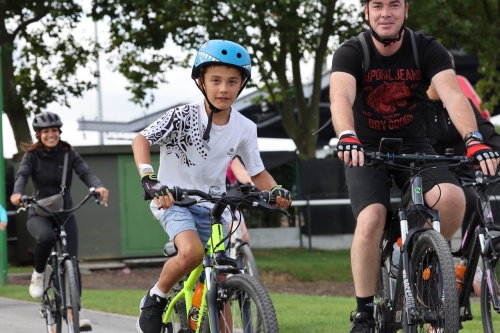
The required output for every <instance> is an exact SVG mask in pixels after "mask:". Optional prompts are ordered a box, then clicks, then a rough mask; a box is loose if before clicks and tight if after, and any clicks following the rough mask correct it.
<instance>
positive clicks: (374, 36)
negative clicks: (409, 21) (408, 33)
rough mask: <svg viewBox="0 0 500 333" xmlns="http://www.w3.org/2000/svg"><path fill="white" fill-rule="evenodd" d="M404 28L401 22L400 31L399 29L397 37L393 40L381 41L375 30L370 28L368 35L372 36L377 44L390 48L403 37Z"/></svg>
mask: <svg viewBox="0 0 500 333" xmlns="http://www.w3.org/2000/svg"><path fill="white" fill-rule="evenodd" d="M404 28H405V24H404V22H403V25H402V26H401V29H399V37H397V38H393V39H382V38H381V37H380V36H379V35H378V34H377V33H376V32H375V30H373V29H372V27H370V33H371V34H372V36H373V38H375V39H376V40H377V41H378V42H379V43H382V44H384V47H387V46H392V45H394V44H395V43H397V42H399V41H400V40H401V37H402V36H403V30H404Z"/></svg>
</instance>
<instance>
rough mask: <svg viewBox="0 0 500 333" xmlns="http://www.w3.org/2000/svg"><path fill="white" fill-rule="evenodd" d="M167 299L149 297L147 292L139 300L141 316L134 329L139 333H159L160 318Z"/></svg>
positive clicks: (154, 296) (156, 296) (155, 296)
mask: <svg viewBox="0 0 500 333" xmlns="http://www.w3.org/2000/svg"><path fill="white" fill-rule="evenodd" d="M166 306H167V299H166V298H163V297H160V296H158V295H156V294H155V295H153V296H150V295H149V291H148V293H147V294H146V296H144V297H143V298H142V300H141V305H140V308H141V314H140V315H139V319H137V323H136V325H135V327H136V328H137V332H139V333H160V332H161V328H162V325H163V323H162V316H163V311H164V310H165V307H166Z"/></svg>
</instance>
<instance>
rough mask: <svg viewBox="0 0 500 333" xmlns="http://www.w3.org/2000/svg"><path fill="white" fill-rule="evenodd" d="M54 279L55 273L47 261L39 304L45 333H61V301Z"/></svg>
mask: <svg viewBox="0 0 500 333" xmlns="http://www.w3.org/2000/svg"><path fill="white" fill-rule="evenodd" d="M55 267H57V266H55ZM56 278H57V273H56V272H54V269H53V268H52V264H51V261H50V259H49V261H48V262H47V264H46V265H45V271H44V277H43V296H42V304H41V306H42V313H43V316H44V317H45V323H46V327H47V333H61V329H62V318H61V312H60V311H59V305H60V304H61V300H60V298H59V296H58V293H57V292H56V290H55V286H54V283H55V279H56Z"/></svg>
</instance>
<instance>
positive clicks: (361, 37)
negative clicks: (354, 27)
mask: <svg viewBox="0 0 500 333" xmlns="http://www.w3.org/2000/svg"><path fill="white" fill-rule="evenodd" d="M358 38H359V42H360V43H361V48H362V49H363V62H362V63H361V68H363V74H364V75H366V73H367V72H368V68H370V51H369V50H368V44H367V43H366V38H365V31H363V32H361V33H360V34H359V35H358Z"/></svg>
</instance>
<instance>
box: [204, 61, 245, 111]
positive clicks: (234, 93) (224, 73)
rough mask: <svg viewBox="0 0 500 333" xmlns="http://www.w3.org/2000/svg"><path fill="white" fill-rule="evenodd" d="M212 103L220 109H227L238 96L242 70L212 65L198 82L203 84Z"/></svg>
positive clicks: (241, 81)
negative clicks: (201, 80)
mask: <svg viewBox="0 0 500 333" xmlns="http://www.w3.org/2000/svg"><path fill="white" fill-rule="evenodd" d="M203 83H204V86H205V91H206V94H207V97H208V100H209V101H210V103H212V104H213V106H215V107H216V108H217V109H219V110H227V109H229V108H230V107H231V105H232V104H233V103H234V101H235V100H236V97H238V91H240V88H241V85H242V83H243V79H242V76H241V72H240V71H239V70H238V69H236V68H234V67H230V66H210V67H208V68H207V70H206V72H205V75H204V77H203V82H200V79H198V84H200V85H201V84H203Z"/></svg>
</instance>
